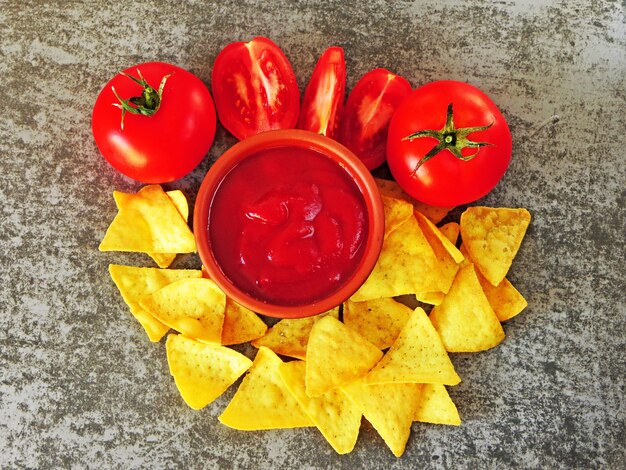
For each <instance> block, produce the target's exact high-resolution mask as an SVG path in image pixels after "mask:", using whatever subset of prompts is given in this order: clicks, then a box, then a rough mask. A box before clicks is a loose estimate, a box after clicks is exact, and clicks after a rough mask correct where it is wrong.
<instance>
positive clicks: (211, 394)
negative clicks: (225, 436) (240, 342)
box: [165, 335, 252, 410]
mask: <svg viewBox="0 0 626 470" xmlns="http://www.w3.org/2000/svg"><path fill="white" fill-rule="evenodd" d="M165 347H166V351H167V362H168V364H169V366H170V373H171V374H172V376H173V377H174V381H175V382H176V387H177V388H178V391H179V392H180V394H181V396H182V397H183V400H185V403H187V404H188V405H189V406H190V407H191V408H193V409H194V410H199V409H201V408H204V407H205V406H206V405H208V404H209V403H211V402H212V401H213V400H215V399H216V398H217V397H219V396H220V395H221V394H222V393H224V392H225V391H226V389H227V388H228V387H230V386H231V385H232V384H233V383H235V381H236V380H237V379H238V378H239V377H240V376H241V375H242V374H243V373H244V372H245V371H246V370H248V369H249V368H250V366H251V365H252V361H251V360H250V359H248V358H247V357H246V356H244V355H243V354H239V353H238V352H237V351H234V350H232V349H230V348H226V347H223V346H213V345H208V344H203V343H199V342H198V341H195V340H193V339H190V338H186V337H184V336H183V335H169V336H168V337H167V341H166V342H165Z"/></svg>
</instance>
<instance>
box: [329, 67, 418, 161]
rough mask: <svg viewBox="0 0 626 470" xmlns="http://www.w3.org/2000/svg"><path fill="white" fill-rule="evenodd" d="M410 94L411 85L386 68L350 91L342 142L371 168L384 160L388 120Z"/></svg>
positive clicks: (342, 124)
mask: <svg viewBox="0 0 626 470" xmlns="http://www.w3.org/2000/svg"><path fill="white" fill-rule="evenodd" d="M409 93H411V84H410V83H409V82H408V81H407V80H406V79H405V78H403V77H401V76H399V75H396V74H394V73H391V72H389V71H388V70H385V69H374V70H372V71H371V72H368V73H366V74H365V75H363V77H361V79H360V80H359V81H358V82H357V84H356V85H355V86H354V88H353V89H352V91H351V92H350V96H348V101H347V102H346V107H345V109H344V112H343V116H342V118H341V124H340V129H339V141H340V142H341V143H342V144H344V145H345V146H346V147H348V148H349V149H350V150H352V151H353V152H354V153H355V154H356V156H357V157H359V158H360V159H361V160H362V161H363V163H365V166H366V167H367V168H368V170H372V169H374V168H376V167H378V166H380V165H382V163H383V162H384V161H385V159H386V145H387V131H388V129H389V122H390V121H391V117H392V116H393V113H394V111H395V110H396V108H397V107H398V106H399V105H400V103H401V102H402V100H403V99H404V98H406V97H407V96H408V95H409Z"/></svg>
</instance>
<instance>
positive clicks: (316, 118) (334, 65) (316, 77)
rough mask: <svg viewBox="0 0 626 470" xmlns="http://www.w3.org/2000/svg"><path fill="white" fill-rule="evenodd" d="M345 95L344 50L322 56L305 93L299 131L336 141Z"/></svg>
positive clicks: (334, 49)
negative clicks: (309, 132)
mask: <svg viewBox="0 0 626 470" xmlns="http://www.w3.org/2000/svg"><path fill="white" fill-rule="evenodd" d="M345 91H346V61H345V58H344V55H343V49H342V48H341V47H336V46H333V47H329V48H328V49H326V50H325V51H324V53H323V54H322V55H321V56H320V58H319V60H318V61H317V64H316V65H315V68H314V69H313V73H312V74H311V79H310V80H309V84H308V85H307V87H306V90H305V91H304V99H303V100H302V110H301V112H300V120H299V122H298V128H300V129H304V130H307V131H312V132H315V133H317V134H322V135H325V136H327V137H331V138H334V137H335V134H336V133H337V127H338V125H339V118H340V115H341V110H342V108H343V100H344V97H345Z"/></svg>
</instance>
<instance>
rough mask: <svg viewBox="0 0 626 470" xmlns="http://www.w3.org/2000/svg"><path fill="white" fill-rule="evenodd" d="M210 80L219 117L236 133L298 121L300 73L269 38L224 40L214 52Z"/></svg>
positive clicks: (241, 136) (240, 136)
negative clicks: (220, 47) (215, 52)
mask: <svg viewBox="0 0 626 470" xmlns="http://www.w3.org/2000/svg"><path fill="white" fill-rule="evenodd" d="M211 81H212V89H213V96H214V99H215V108H216V109H217V114H218V117H219V120H220V122H221V123H222V125H223V126H224V127H225V128H226V129H227V130H228V131H230V132H231V133H232V134H233V135H234V136H235V137H237V138H238V139H240V140H241V139H245V138H246V137H249V136H251V135H254V134H258V133H260V132H265V131H269V130H273V129H290V128H294V127H295V126H296V123H297V122H298V113H299V111H300V90H299V89H298V83H297V82H296V76H295V75H294V73H293V69H292V68H291V64H290V63H289V60H288V59H287V57H286V56H285V54H284V53H283V51H281V50H280V48H279V47H278V46H277V45H276V44H275V43H274V42H272V41H271V40H269V39H267V38H264V37H256V38H254V39H253V40H252V41H250V42H233V43H231V44H229V45H228V46H226V47H225V48H224V49H222V51H221V52H220V53H219V54H218V55H217V57H216V58H215V63H214V64H213V73H212V75H211Z"/></svg>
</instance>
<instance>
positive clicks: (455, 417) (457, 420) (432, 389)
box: [413, 384, 461, 426]
mask: <svg viewBox="0 0 626 470" xmlns="http://www.w3.org/2000/svg"><path fill="white" fill-rule="evenodd" d="M413 420H414V421H421V422H422V423H433V424H450V425H452V426H458V425H460V424H461V417H460V416H459V412H458V410H457V409H456V406H455V405H454V402H453V401H452V399H451V398H450V395H449V394H448V391H447V390H446V387H445V386H443V385H441V384H424V386H423V387H422V394H421V396H420V399H419V403H418V405H417V408H416V409H415V415H414V416H413Z"/></svg>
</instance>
